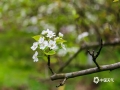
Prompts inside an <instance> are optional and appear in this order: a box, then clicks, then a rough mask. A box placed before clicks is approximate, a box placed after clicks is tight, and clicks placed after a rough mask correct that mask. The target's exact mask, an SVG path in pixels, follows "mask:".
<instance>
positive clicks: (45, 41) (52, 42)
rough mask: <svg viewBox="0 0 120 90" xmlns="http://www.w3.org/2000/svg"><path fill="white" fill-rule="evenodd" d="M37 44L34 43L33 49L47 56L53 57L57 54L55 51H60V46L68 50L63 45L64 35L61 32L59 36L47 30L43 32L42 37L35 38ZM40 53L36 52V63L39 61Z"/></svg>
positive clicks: (34, 57)
mask: <svg viewBox="0 0 120 90" xmlns="http://www.w3.org/2000/svg"><path fill="white" fill-rule="evenodd" d="M33 38H34V39H35V40H36V42H34V43H33V45H32V46H31V49H32V50H33V51H35V50H36V49H37V48H39V49H41V50H42V51H43V52H44V53H45V54H46V55H53V54H55V50H56V49H58V44H60V46H61V47H62V48H63V49H64V50H66V48H65V45H64V44H63V43H64V42H65V40H64V39H62V38H63V34H62V33H60V32H59V34H58V36H56V34H55V33H54V32H53V31H51V30H49V29H47V30H43V31H42V33H41V35H37V36H34V37H33ZM37 56H38V52H37V51H35V54H34V55H33V57H32V58H33V59H34V62H37V61H38V58H37Z"/></svg>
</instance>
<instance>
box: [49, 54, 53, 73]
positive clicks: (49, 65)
mask: <svg viewBox="0 0 120 90" xmlns="http://www.w3.org/2000/svg"><path fill="white" fill-rule="evenodd" d="M48 68H49V69H50V71H51V73H52V74H54V72H53V70H52V68H51V67H50V55H48Z"/></svg>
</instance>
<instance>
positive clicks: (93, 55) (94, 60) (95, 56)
mask: <svg viewBox="0 0 120 90" xmlns="http://www.w3.org/2000/svg"><path fill="white" fill-rule="evenodd" d="M102 46H103V45H102V39H101V41H100V49H99V50H98V52H97V54H96V55H95V52H94V50H93V51H92V53H91V52H90V51H88V53H89V54H90V55H91V56H92V59H93V62H94V63H95V64H96V66H97V67H98V69H99V70H100V66H99V65H98V63H97V62H96V59H97V57H98V56H99V55H100V52H101V49H102Z"/></svg>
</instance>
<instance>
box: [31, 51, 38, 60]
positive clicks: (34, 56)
mask: <svg viewBox="0 0 120 90" xmlns="http://www.w3.org/2000/svg"><path fill="white" fill-rule="evenodd" d="M37 55H38V52H37V51H36V52H35V54H34V55H33V57H32V58H33V60H34V62H37V61H38V58H37Z"/></svg>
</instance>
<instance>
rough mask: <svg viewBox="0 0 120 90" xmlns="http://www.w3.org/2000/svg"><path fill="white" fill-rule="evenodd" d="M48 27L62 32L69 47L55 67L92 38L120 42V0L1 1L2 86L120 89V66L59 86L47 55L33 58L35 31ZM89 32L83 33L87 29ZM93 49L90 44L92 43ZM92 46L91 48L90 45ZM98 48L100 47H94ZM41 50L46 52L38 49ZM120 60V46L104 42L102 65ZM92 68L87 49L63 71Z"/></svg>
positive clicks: (3, 89) (13, 89)
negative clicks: (107, 79) (51, 77)
mask: <svg viewBox="0 0 120 90" xmlns="http://www.w3.org/2000/svg"><path fill="white" fill-rule="evenodd" d="M47 28H49V29H50V30H53V31H55V32H56V34H58V32H62V33H63V34H64V39H65V40H67V43H66V47H67V51H63V50H61V49H60V50H59V51H58V52H57V54H56V55H54V56H52V57H51V66H52V68H53V70H54V71H55V72H57V70H58V69H59V68H60V66H61V65H62V64H63V63H65V62H66V61H67V60H68V59H69V58H70V57H71V56H72V55H74V53H75V52H76V51H77V50H78V49H79V48H80V47H81V46H82V45H86V44H88V45H89V43H90V44H92V42H99V39H100V38H102V39H103V41H105V42H113V41H118V40H119V39H120V38H119V37H120V1H118V2H113V1H112V0H1V1H0V90H106V89H109V90H119V88H120V78H119V75H120V71H119V69H117V70H113V71H111V72H110V71H106V72H100V73H95V74H91V75H85V76H80V77H76V78H72V79H69V80H67V82H66V84H65V86H63V87H61V88H56V87H55V86H56V85H57V84H59V80H57V81H51V80H49V79H48V78H49V77H50V76H51V74H50V72H49V70H48V68H47V59H46V57H44V56H43V57H41V58H39V62H37V63H35V62H33V60H32V55H33V54H34V52H33V51H32V50H31V49H30V47H31V46H32V43H33V42H34V40H33V39H32V36H34V35H37V34H40V33H41V32H42V30H45V29H47ZM85 32H86V33H87V34H88V36H86V37H84V38H81V35H82V34H83V33H85ZM91 49H92V48H91ZM91 49H90V50H91ZM94 50H98V48H94ZM39 53H40V54H41V55H42V53H41V52H39ZM119 61H120V46H119V45H116V46H111V47H103V49H102V51H101V54H100V55H99V57H98V59H97V62H98V63H99V64H100V65H105V64H112V63H116V62H119ZM89 66H92V67H94V66H95V64H94V63H93V62H92V60H91V57H90V56H89V55H88V54H87V50H84V51H82V52H80V53H79V55H78V56H77V57H75V58H74V60H73V61H72V62H71V63H70V64H69V65H68V66H67V67H66V68H65V69H64V70H63V71H62V72H72V71H78V70H83V69H86V68H89ZM94 77H99V78H113V79H114V82H106V83H105V82H100V83H98V84H95V83H93V78H94Z"/></svg>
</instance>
